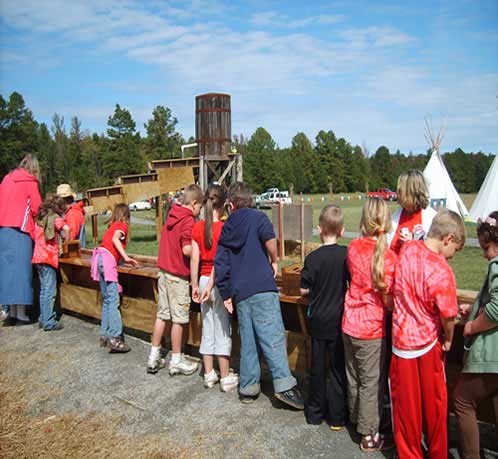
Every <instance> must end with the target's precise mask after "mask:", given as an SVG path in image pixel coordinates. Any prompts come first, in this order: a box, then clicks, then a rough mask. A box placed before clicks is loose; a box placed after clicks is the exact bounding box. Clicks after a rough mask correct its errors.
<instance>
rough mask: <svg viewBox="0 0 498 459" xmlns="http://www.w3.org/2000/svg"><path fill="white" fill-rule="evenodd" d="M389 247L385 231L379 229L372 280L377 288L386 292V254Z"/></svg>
mask: <svg viewBox="0 0 498 459" xmlns="http://www.w3.org/2000/svg"><path fill="white" fill-rule="evenodd" d="M386 248H387V237H386V235H385V233H384V232H383V231H379V233H378V236H377V244H375V251H374V254H373V257H372V266H371V270H372V282H373V285H374V286H375V288H376V289H377V290H379V291H381V292H384V291H385V290H386V288H387V285H386V283H385V282H384V255H385V253H386Z"/></svg>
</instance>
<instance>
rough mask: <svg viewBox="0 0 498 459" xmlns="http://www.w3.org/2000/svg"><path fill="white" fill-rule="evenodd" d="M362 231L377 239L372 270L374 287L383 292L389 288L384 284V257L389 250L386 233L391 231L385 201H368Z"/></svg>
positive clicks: (361, 223) (362, 219)
mask: <svg viewBox="0 0 498 459" xmlns="http://www.w3.org/2000/svg"><path fill="white" fill-rule="evenodd" d="M360 230H361V233H362V235H363V236H367V237H376V238H377V244H376V245H375V251H374V254H373V257H372V262H371V265H370V269H371V273H372V283H373V285H374V287H375V288H376V289H377V290H379V291H381V292H383V291H385V290H386V287H387V286H386V284H385V282H384V255H385V253H386V250H387V236H386V233H388V232H389V231H391V211H390V210H389V206H388V205H387V204H386V203H385V201H384V200H383V199H377V198H368V199H367V201H366V202H365V205H364V206H363V211H362V213H361V220H360Z"/></svg>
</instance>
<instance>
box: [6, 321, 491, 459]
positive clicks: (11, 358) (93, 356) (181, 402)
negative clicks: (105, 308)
mask: <svg viewBox="0 0 498 459" xmlns="http://www.w3.org/2000/svg"><path fill="white" fill-rule="evenodd" d="M62 320H63V323H64V325H65V328H64V330H62V331H59V332H52V333H47V332H43V331H41V330H39V329H38V327H37V325H27V326H14V327H6V326H3V327H0V410H1V416H0V457H2V458H35V457H36V458H38V457H40V458H66V457H71V458H73V457H74V458H82V457H85V458H104V457H105V458H118V457H119V458H132V457H133V458H142V457H143V458H173V457H174V458H204V457H210V458H211V457H215V458H218V457H219V458H222V457H242V458H266V457H271V458H284V457H285V458H311V457H317V458H319V457H327V458H329V457H337V458H344V459H349V458H351V459H354V458H364V457H365V458H366V457H368V458H390V457H391V453H376V454H364V453H362V452H361V451H360V449H359V447H358V445H357V443H356V442H357V440H358V439H357V438H356V436H355V434H354V432H350V431H349V430H348V429H343V430H342V431H340V432H336V433H334V432H331V431H330V430H329V429H328V427H327V426H326V425H324V424H323V425H320V426H309V425H307V424H306V422H305V420H304V417H303V414H302V412H298V411H294V410H292V409H288V408H286V407H285V406H283V405H282V404H281V403H280V402H279V401H277V400H276V399H275V398H274V397H273V396H272V387H271V381H270V380H269V378H268V377H267V376H266V377H265V378H264V381H263V387H262V388H263V393H262V394H261V396H260V397H259V398H258V400H257V401H256V402H255V403H254V404H252V405H249V406H244V405H242V404H241V403H240V402H239V401H238V398H237V394H236V393H235V392H231V393H228V394H224V393H222V392H220V391H219V389H218V386H215V388H213V389H210V390H207V389H204V387H203V385H202V378H201V376H200V374H196V375H193V376H190V377H185V376H175V377H172V378H171V377H169V375H168V374H167V371H165V370H163V371H160V372H159V373H158V374H157V375H148V374H146V371H145V363H146V357H147V352H148V345H147V344H146V343H145V342H143V341H140V340H138V339H135V338H132V337H127V342H128V343H129V344H130V345H131V347H132V351H131V352H130V353H129V354H124V355H117V354H108V353H107V352H106V351H105V350H103V349H100V348H99V347H98V336H99V329H98V326H97V325H95V324H93V323H89V322H86V321H82V320H80V319H78V318H75V317H70V316H67V315H66V316H64V317H63V319H62ZM483 438H484V443H485V446H487V447H488V448H490V447H491V446H493V445H496V444H498V442H497V441H496V440H497V439H496V436H495V434H494V432H493V430H492V429H490V428H484V427H483ZM450 445H451V446H452V450H451V452H452V454H453V458H455V459H456V458H458V457H459V456H458V453H457V452H456V449H455V446H456V436H455V432H454V429H453V428H452V429H451V434H450ZM486 457H489V458H491V457H498V455H496V456H495V455H493V454H492V453H491V452H488V453H487V455H486Z"/></svg>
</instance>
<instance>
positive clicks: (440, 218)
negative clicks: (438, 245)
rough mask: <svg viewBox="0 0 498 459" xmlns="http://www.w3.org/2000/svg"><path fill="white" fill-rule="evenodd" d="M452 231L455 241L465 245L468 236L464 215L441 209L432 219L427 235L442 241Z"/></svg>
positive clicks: (461, 245)
mask: <svg viewBox="0 0 498 459" xmlns="http://www.w3.org/2000/svg"><path fill="white" fill-rule="evenodd" d="M450 233H451V234H453V237H454V240H455V242H457V243H460V247H463V246H464V244H465V237H466V236H465V225H464V223H463V220H462V217H460V215H458V214H457V213H456V212H453V211H452V210H448V209H445V208H442V209H439V211H438V213H437V214H436V215H435V217H434V219H433V220H432V224H431V227H430V229H429V233H428V234H427V237H428V238H431V239H438V240H440V241H441V240H443V239H444V238H445V237H446V236H447V235H448V234H450Z"/></svg>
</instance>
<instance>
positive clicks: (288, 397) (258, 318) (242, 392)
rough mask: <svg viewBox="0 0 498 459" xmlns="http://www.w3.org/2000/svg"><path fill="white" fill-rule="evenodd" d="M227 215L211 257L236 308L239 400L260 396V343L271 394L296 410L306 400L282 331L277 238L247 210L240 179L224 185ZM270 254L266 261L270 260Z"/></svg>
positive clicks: (248, 197) (247, 193) (248, 194)
mask: <svg viewBox="0 0 498 459" xmlns="http://www.w3.org/2000/svg"><path fill="white" fill-rule="evenodd" d="M228 200H229V203H230V210H231V212H232V213H231V215H230V217H229V218H228V220H227V221H226V222H225V225H224V226H223V230H222V232H221V236H220V240H219V242H218V250H217V252H216V258H215V261H214V269H215V277H216V286H217V287H218V290H219V292H220V294H221V296H222V297H223V300H224V302H225V307H226V308H227V310H228V311H229V312H230V313H232V312H233V306H234V305H235V306H236V307H237V316H238V320H239V332H240V341H241V344H240V387H239V397H240V401H241V402H242V403H251V402H253V401H254V400H256V398H257V397H258V395H259V392H260V386H259V381H260V377H261V367H260V364H259V353H258V343H259V346H260V348H261V350H262V351H263V354H264V356H265V359H266V362H267V364H268V367H269V369H270V372H271V375H272V378H273V387H274V390H275V397H276V398H277V399H279V400H281V401H282V402H284V403H286V404H288V405H290V406H292V407H294V408H296V409H299V410H302V409H304V403H303V400H302V397H301V394H300V393H299V390H298V389H297V383H296V379H295V378H294V377H293V376H292V374H291V372H290V370H289V363H288V360H287V349H286V344H285V331H284V324H283V321H282V313H281V311H280V300H279V297H278V290H277V285H276V283H275V276H276V275H277V270H278V265H277V240H276V237H275V232H274V231H273V226H272V224H271V222H270V220H269V219H268V217H267V216H266V215H265V214H264V213H263V212H260V211H258V210H255V209H251V205H252V190H251V189H250V188H249V186H248V185H246V184H245V183H243V182H237V183H234V184H233V185H232V186H231V187H230V189H229V190H228ZM268 256H269V257H270V260H271V264H270V261H269V259H268Z"/></svg>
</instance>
